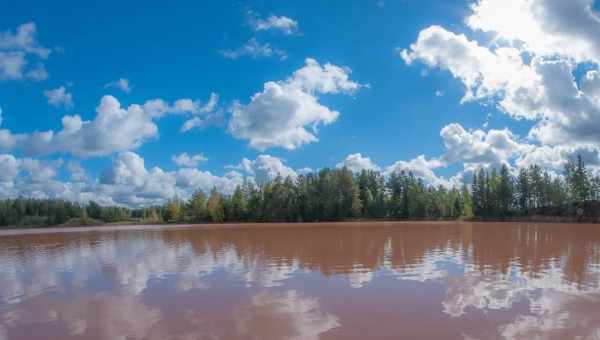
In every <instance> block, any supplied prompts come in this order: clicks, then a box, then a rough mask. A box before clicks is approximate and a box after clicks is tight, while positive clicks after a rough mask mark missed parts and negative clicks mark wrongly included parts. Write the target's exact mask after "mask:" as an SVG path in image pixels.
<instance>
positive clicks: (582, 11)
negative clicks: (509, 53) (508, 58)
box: [466, 0, 600, 63]
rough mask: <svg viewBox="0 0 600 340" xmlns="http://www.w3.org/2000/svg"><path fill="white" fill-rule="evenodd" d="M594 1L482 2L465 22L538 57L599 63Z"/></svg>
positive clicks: (599, 23) (598, 28)
mask: <svg viewBox="0 0 600 340" xmlns="http://www.w3.org/2000/svg"><path fill="white" fill-rule="evenodd" d="M593 4H594V0H569V1H552V0H479V1H478V2H477V3H475V4H473V5H472V7H471V9H472V11H473V13H472V14H471V16H469V17H468V18H467V19H466V23H467V25H469V27H471V28H472V29H474V30H481V31H484V32H492V33H495V34H497V38H498V39H503V40H507V41H510V42H520V43H522V44H523V46H522V49H523V50H526V51H530V52H533V53H535V54H536V55H544V56H553V55H556V54H558V55H562V56H566V57H568V58H573V59H574V60H576V61H578V62H581V61H588V60H591V61H594V62H596V63H598V62H600V41H599V40H598V36H600V17H599V15H598V13H597V12H595V11H594V10H593V9H592V8H593V7H592V5H593Z"/></svg>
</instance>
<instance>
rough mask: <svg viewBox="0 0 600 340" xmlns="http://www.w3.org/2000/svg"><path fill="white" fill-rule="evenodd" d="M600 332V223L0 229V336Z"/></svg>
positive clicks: (565, 335)
mask: <svg viewBox="0 0 600 340" xmlns="http://www.w3.org/2000/svg"><path fill="white" fill-rule="evenodd" d="M576 337H579V338H580V339H600V226H598V225H565V224H562V225H560V224H504V223H488V224H484V223H481V224H480V223H360V224H355V223H353V224H322V225H273V224H271V225H267V226H260V225H249V226H243V227H235V226H229V227H211V228H203V227H131V228H128V227H125V228H123V227H120V228H110V229H102V228H100V229H92V230H81V229H77V230H67V229H63V230H55V229H49V230H43V231H39V230H34V231H26V232H19V231H17V232H13V231H0V340H6V339H11V340H12V339H15V340H17V339H86V340H94V339H107V340H113V339H157V340H158V339H160V340H163V339H186V340H188V339H189V340H192V339H308V340H310V339H367V338H369V339H536V338H538V339H573V338H576Z"/></svg>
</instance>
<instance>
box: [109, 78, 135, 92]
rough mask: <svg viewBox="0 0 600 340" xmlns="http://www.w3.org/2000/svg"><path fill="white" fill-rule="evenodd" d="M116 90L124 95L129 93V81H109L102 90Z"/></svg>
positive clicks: (122, 79) (121, 79) (123, 79)
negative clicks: (110, 88)
mask: <svg viewBox="0 0 600 340" xmlns="http://www.w3.org/2000/svg"><path fill="white" fill-rule="evenodd" d="M109 87H112V88H116V89H119V90H121V91H123V92H125V93H130V92H131V85H130V84H129V80H128V79H126V78H119V79H118V80H115V81H111V82H109V83H108V84H106V85H104V88H109Z"/></svg>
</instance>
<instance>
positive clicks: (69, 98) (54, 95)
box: [44, 86, 73, 109]
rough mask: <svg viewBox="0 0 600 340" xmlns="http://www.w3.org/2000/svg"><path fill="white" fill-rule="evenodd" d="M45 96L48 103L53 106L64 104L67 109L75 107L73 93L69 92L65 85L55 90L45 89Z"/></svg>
mask: <svg viewBox="0 0 600 340" xmlns="http://www.w3.org/2000/svg"><path fill="white" fill-rule="evenodd" d="M44 96H45V97H46V98H47V99H48V104H50V105H52V106H57V107H58V106H64V107H65V108H66V109H71V108H73V95H72V94H71V93H69V92H67V89H66V88H65V87H64V86H59V87H57V88H55V89H53V90H45V91H44Z"/></svg>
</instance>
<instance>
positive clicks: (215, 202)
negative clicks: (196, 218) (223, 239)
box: [207, 187, 225, 223]
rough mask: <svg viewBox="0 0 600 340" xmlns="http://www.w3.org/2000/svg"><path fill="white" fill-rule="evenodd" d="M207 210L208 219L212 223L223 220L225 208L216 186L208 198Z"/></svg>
mask: <svg viewBox="0 0 600 340" xmlns="http://www.w3.org/2000/svg"><path fill="white" fill-rule="evenodd" d="M207 211H208V216H209V217H210V220H211V221H212V222H214V223H223V222H224V220H225V209H224V207H223V201H222V200H221V194H219V191H218V190H217V188H216V187H215V188H213V189H212V191H211V193H210V197H209V198H208V203H207Z"/></svg>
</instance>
